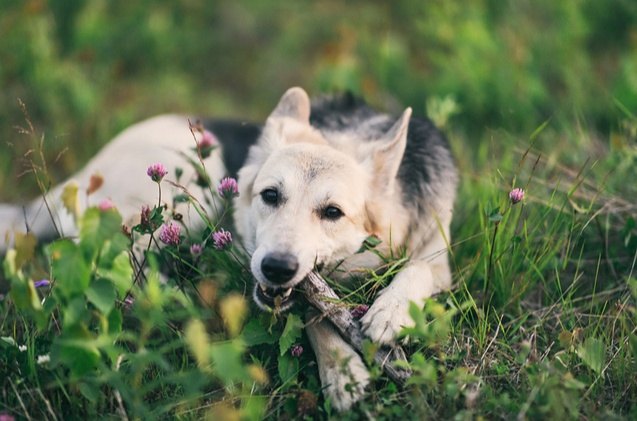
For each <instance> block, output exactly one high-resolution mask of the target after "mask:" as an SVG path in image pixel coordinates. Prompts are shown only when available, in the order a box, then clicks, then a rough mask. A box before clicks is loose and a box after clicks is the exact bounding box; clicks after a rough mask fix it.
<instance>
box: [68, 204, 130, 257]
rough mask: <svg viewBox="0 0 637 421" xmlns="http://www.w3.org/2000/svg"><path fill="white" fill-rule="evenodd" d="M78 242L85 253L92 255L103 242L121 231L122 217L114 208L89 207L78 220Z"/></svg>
mask: <svg viewBox="0 0 637 421" xmlns="http://www.w3.org/2000/svg"><path fill="white" fill-rule="evenodd" d="M79 227H80V244H81V247H82V249H83V251H85V252H86V253H88V254H87V256H91V257H93V256H94V254H95V253H96V252H97V251H98V250H99V249H101V248H102V247H103V246H104V244H105V243H106V242H107V241H109V240H110V239H111V238H113V236H114V235H115V234H117V233H120V232H121V228H122V217H121V215H120V214H119V212H117V211H116V210H115V209H110V210H107V211H102V210H99V209H98V208H90V209H88V210H87V211H86V212H84V215H82V218H81V219H80V221H79Z"/></svg>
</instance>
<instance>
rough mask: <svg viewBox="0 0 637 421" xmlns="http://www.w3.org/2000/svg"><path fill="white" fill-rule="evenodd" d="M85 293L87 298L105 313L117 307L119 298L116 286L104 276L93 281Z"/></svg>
mask: <svg viewBox="0 0 637 421" xmlns="http://www.w3.org/2000/svg"><path fill="white" fill-rule="evenodd" d="M85 294H86V298H88V300H89V301H90V302H91V303H92V304H93V305H94V306H95V307H97V309H98V310H99V311H100V312H101V313H102V314H104V315H107V314H109V313H110V312H111V310H112V309H113V307H115V299H116V298H117V294H116V292H115V287H114V286H113V284H112V283H111V282H110V281H108V280H106V279H104V278H100V279H98V280H97V281H95V282H92V283H91V285H90V286H89V287H88V289H87V290H86V292H85Z"/></svg>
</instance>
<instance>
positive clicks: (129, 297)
mask: <svg viewBox="0 0 637 421" xmlns="http://www.w3.org/2000/svg"><path fill="white" fill-rule="evenodd" d="M134 303H135V299H134V298H133V296H132V295H127V296H126V298H124V307H126V308H131V307H132V306H133V304H134Z"/></svg>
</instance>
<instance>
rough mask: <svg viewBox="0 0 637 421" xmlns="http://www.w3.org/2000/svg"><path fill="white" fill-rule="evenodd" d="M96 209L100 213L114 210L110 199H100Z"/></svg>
mask: <svg viewBox="0 0 637 421" xmlns="http://www.w3.org/2000/svg"><path fill="white" fill-rule="evenodd" d="M97 208H98V209H99V210H101V211H102V212H106V211H108V210H111V209H115V204H114V203H113V202H112V201H111V199H102V200H101V201H100V203H99V204H98V205H97Z"/></svg>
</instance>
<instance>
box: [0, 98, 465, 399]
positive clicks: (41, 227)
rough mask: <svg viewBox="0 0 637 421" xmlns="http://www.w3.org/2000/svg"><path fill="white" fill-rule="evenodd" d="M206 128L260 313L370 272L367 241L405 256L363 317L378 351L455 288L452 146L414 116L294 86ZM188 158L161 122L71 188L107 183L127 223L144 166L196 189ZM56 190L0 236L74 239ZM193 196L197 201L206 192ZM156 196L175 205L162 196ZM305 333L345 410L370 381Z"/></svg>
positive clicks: (312, 332) (5, 224)
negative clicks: (311, 278) (264, 114)
mask: <svg viewBox="0 0 637 421" xmlns="http://www.w3.org/2000/svg"><path fill="white" fill-rule="evenodd" d="M203 123H204V125H205V127H206V128H207V129H208V130H210V131H211V132H212V133H214V134H215V135H216V137H217V138H218V140H219V143H220V145H221V146H220V148H218V149H216V150H215V152H214V153H213V154H212V155H211V156H210V157H208V158H207V159H206V160H205V161H204V166H205V168H206V169H207V171H208V172H209V176H210V178H211V179H213V180H215V179H217V180H218V179H221V177H223V176H224V175H238V184H239V193H240V194H239V197H238V198H236V199H235V202H234V209H235V214H234V221H235V229H236V231H237V233H238V234H239V236H240V238H241V241H242V244H243V246H244V247H245V249H246V250H247V252H248V253H249V255H250V256H251V262H250V267H251V271H252V274H253V276H254V278H255V280H256V285H255V289H254V294H253V296H254V300H255V302H256V303H257V304H258V305H259V306H260V307H262V308H272V307H273V306H274V303H275V302H276V303H277V305H278V306H279V308H280V309H286V308H289V307H290V306H291V304H292V303H293V301H294V299H295V294H294V292H293V289H294V288H295V286H297V285H298V284H299V283H300V282H301V281H302V280H303V279H304V278H305V277H306V275H307V274H308V273H309V272H310V271H312V270H320V271H324V272H325V271H329V273H330V276H331V277H334V276H336V277H337V278H343V279H346V278H347V277H348V276H347V275H348V274H350V273H352V271H357V270H361V269H374V268H377V267H378V266H379V264H380V263H381V262H380V260H379V258H378V257H377V254H375V253H371V252H365V253H358V251H359V250H360V249H361V245H362V244H363V242H364V241H365V240H366V239H367V238H368V237H370V236H376V237H377V238H378V239H380V240H381V243H380V245H379V246H378V250H379V251H380V252H382V253H387V254H389V253H390V252H395V253H402V252H406V253H407V256H408V257H409V260H408V262H407V263H406V264H405V266H404V267H403V268H402V270H401V271H400V272H399V273H398V274H397V275H396V276H395V278H394V279H393V280H392V282H391V283H390V284H389V286H388V287H387V288H385V289H384V290H383V291H381V292H380V294H378V296H377V297H376V299H375V301H374V303H373V304H372V306H371V307H370V309H369V311H368V312H367V314H366V315H365V316H364V317H363V318H362V319H361V323H362V326H363V329H364V333H365V334H366V335H367V336H369V338H371V339H372V340H373V341H376V342H378V343H388V342H391V341H393V340H394V339H395V337H396V335H397V333H398V332H399V331H400V329H401V328H402V327H403V326H406V325H410V324H411V319H410V317H409V314H408V307H409V302H410V301H414V302H416V303H418V304H422V303H423V301H424V299H425V298H427V297H429V296H431V295H432V294H434V293H436V292H438V291H441V290H444V289H447V288H449V287H450V285H451V272H450V269H449V263H448V254H447V250H448V247H449V241H450V237H449V225H450V222H451V217H452V210H453V203H454V198H455V194H456V185H457V180H458V176H457V172H456V169H455V166H454V162H453V159H452V156H451V153H450V150H449V145H448V143H447V141H446V139H445V138H444V136H443V135H442V134H441V133H440V132H439V131H438V130H436V128H435V127H434V126H433V124H432V123H431V122H430V121H429V120H427V119H423V118H412V117H411V109H410V108H408V109H406V110H405V112H404V113H403V114H402V115H401V116H400V117H399V118H398V119H395V118H392V117H391V116H389V115H386V114H383V113H379V112H377V111H374V110H373V109H372V108H370V107H369V106H367V105H366V104H365V103H364V102H362V101H361V100H359V99H357V98H355V97H353V96H352V95H348V94H345V95H340V96H331V97H323V98H319V99H317V100H315V101H313V102H311V101H310V99H309V97H308V96H307V94H306V93H305V91H303V90H302V89H300V88H291V89H290V90H288V91H287V92H286V93H285V94H284V95H283V97H282V98H281V100H280V101H279V103H278V105H277V106H276V108H275V109H274V111H273V112H272V113H271V114H270V116H269V117H268V119H267V120H266V122H265V124H263V125H258V124H249V123H236V122H229V121H216V120H210V121H204V122H203ZM193 146H194V140H193V137H192V133H191V132H190V130H189V122H188V119H187V118H186V117H180V116H160V117H156V118H153V119H150V120H146V121H144V122H142V123H139V124H137V125H134V126H132V127H130V128H128V129H127V130H125V131H124V132H123V133H121V134H120V135H119V136H117V137H116V138H115V139H113V140H112V141H111V142H110V143H109V144H108V145H107V146H106V147H104V148H103V149H102V150H101V151H100V152H99V153H98V154H97V155H96V156H95V158H93V159H92V160H91V161H90V162H89V163H88V164H87V165H86V167H85V168H84V169H83V170H82V171H80V172H79V173H77V174H76V175H75V176H74V177H73V179H75V181H76V182H77V183H78V185H79V186H80V187H86V186H88V184H89V182H90V181H89V180H90V177H91V175H93V174H95V173H100V174H102V175H103V177H104V181H105V184H104V186H103V187H102V188H101V189H100V190H99V191H97V192H96V193H95V196H91V200H94V201H96V202H97V201H99V200H101V199H103V198H108V199H110V200H111V201H112V202H113V203H114V204H115V205H116V206H117V208H118V210H119V211H120V213H122V215H123V217H124V219H125V221H127V222H129V223H132V221H133V220H134V218H135V217H137V216H138V215H139V213H140V209H141V207H142V205H148V204H151V203H154V202H155V200H156V190H155V189H153V188H152V186H151V185H149V184H148V179H147V178H145V177H144V176H143V172H144V171H145V168H147V167H148V165H150V164H152V163H155V162H162V163H163V164H164V165H165V166H166V167H168V169H169V170H173V169H174V168H176V167H181V168H183V170H184V174H183V175H182V178H181V180H183V181H182V183H187V182H188V181H189V180H194V179H195V178H196V177H197V175H196V173H195V171H194V169H190V168H189V166H188V165H184V164H185V163H184V160H183V154H184V153H188V152H189V151H190V150H191V149H192V147H193ZM64 184H65V183H63V184H61V185H60V186H59V187H56V188H54V189H53V190H51V192H50V193H49V194H48V197H49V198H50V200H48V201H47V206H45V202H44V199H43V198H39V199H36V200H35V201H34V202H32V203H31V204H29V205H27V206H24V207H21V206H17V205H0V234H3V233H5V232H12V231H15V230H20V229H24V228H25V227H28V229H30V230H31V231H32V232H33V233H35V234H36V235H37V236H38V237H39V238H41V239H51V238H54V237H55V236H58V235H66V236H69V235H71V236H72V235H74V234H75V232H76V228H75V226H74V222H73V218H72V217H71V216H70V215H68V214H66V213H65V212H64V211H61V209H62V205H61V202H60V200H61V199H60V195H61V192H62V189H63V186H64ZM174 193H175V194H176V193H180V192H179V191H178V190H176V191H175V192H174ZM191 194H192V195H193V196H194V198H195V199H197V200H200V201H201V203H204V200H203V197H198V195H200V194H203V193H199V192H198V191H196V190H192V191H191ZM164 195H165V196H164V200H166V202H168V203H170V202H171V197H170V192H164ZM179 206H181V207H182V208H181V209H176V211H177V212H179V213H180V214H183V215H184V222H185V223H186V224H189V225H191V226H194V227H196V225H197V224H198V223H201V218H200V217H199V216H198V215H197V214H196V212H195V211H194V210H193V209H191V208H190V207H189V206H188V205H187V204H181V205H179ZM52 219H53V221H54V222H55V223H52ZM7 238H10V235H9V236H7ZM6 247H7V244H2V245H0V253H1V252H3V251H5V250H6ZM307 333H308V337H309V339H310V342H311V344H312V347H313V349H314V352H315V354H316V358H317V362H318V367H319V374H320V377H321V381H322V383H323V386H324V388H325V393H326V395H327V396H328V397H329V398H330V399H331V400H332V402H333V405H334V407H335V408H337V409H339V410H343V409H347V408H349V407H350V406H351V405H352V404H353V403H354V402H355V401H356V400H358V399H360V397H361V396H362V395H363V390H364V388H365V386H366V384H367V383H368V381H369V374H368V371H367V369H366V367H365V365H364V363H363V361H362V360H361V357H360V356H359V355H358V354H357V353H356V352H355V351H354V350H353V349H352V348H351V347H350V346H349V345H348V344H347V343H346V342H345V341H344V340H343V339H342V338H341V337H340V336H339V334H338V333H337V332H336V331H335V330H334V328H333V327H332V326H331V325H330V323H329V322H328V321H325V320H324V321H320V322H318V323H314V324H310V325H308V327H307ZM348 385H349V386H348Z"/></svg>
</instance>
